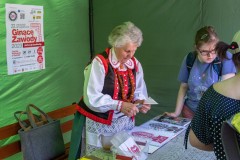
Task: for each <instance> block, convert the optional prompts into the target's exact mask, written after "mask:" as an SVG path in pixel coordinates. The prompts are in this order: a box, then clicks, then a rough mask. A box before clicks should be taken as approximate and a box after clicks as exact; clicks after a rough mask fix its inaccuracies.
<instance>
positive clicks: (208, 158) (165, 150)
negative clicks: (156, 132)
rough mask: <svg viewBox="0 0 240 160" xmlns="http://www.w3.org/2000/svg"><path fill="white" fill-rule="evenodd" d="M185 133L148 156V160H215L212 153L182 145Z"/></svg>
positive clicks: (189, 145)
mask: <svg viewBox="0 0 240 160" xmlns="http://www.w3.org/2000/svg"><path fill="white" fill-rule="evenodd" d="M184 135H185V131H183V132H182V133H180V134H179V135H178V136H177V137H175V138H173V139H172V140H171V141H169V142H168V143H167V144H165V145H164V146H162V147H161V148H159V149H158V150H157V151H155V152H154V153H152V154H150V155H149V156H148V159H149V160H216V157H215V154H214V153H213V152H207V151H202V150H199V149H196V148H194V147H192V146H191V144H189V142H188V147H187V150H186V149H185V147H184V145H183V143H184Z"/></svg>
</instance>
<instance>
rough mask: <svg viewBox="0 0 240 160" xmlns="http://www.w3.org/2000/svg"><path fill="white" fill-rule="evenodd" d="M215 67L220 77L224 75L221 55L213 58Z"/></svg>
mask: <svg viewBox="0 0 240 160" xmlns="http://www.w3.org/2000/svg"><path fill="white" fill-rule="evenodd" d="M213 69H214V71H215V72H216V73H217V75H218V79H220V77H221V76H222V62H221V61H220V59H219V57H216V58H215V59H214V60H213Z"/></svg>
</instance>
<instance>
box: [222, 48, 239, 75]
mask: <svg viewBox="0 0 240 160" xmlns="http://www.w3.org/2000/svg"><path fill="white" fill-rule="evenodd" d="M229 73H236V68H235V65H234V63H233V61H232V54H231V53H230V52H228V51H227V59H224V60H223V61H222V75H225V74H229Z"/></svg>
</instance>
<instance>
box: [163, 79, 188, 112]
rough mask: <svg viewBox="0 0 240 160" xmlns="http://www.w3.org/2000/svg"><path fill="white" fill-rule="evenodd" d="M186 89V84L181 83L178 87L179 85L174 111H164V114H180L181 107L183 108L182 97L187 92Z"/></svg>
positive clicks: (183, 99)
mask: <svg viewBox="0 0 240 160" xmlns="http://www.w3.org/2000/svg"><path fill="white" fill-rule="evenodd" d="M187 90H188V84H187V83H181V84H180V87H179V91H178V96H177V102H176V108H175V112H165V113H164V114H166V115H167V116H170V117H178V116H179V115H180V114H181V112H182V109H183V104H184V101H185V98H184V97H185V95H186V93H187Z"/></svg>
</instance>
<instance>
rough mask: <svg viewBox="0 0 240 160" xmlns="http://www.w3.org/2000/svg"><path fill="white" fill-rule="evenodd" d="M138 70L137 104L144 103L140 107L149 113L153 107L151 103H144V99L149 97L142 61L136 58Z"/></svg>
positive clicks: (135, 97)
mask: <svg viewBox="0 0 240 160" xmlns="http://www.w3.org/2000/svg"><path fill="white" fill-rule="evenodd" d="M135 60H136V64H137V68H138V71H137V72H136V90H135V93H134V101H135V104H143V105H142V106H141V108H140V109H139V111H140V112H142V113H147V112H148V111H149V110H150V109H151V105H149V104H144V100H146V99H147V98H148V93H147V87H146V83H145V81H144V74H143V69H142V65H141V63H140V62H139V61H138V60H137V59H136V58H135Z"/></svg>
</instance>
